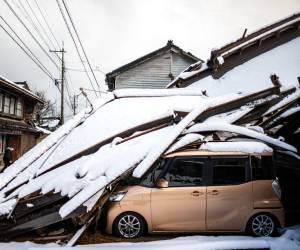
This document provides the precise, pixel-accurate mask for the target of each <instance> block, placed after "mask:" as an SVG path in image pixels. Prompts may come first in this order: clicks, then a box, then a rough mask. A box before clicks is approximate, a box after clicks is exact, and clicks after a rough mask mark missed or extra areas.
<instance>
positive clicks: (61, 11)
mask: <svg viewBox="0 0 300 250" xmlns="http://www.w3.org/2000/svg"><path fill="white" fill-rule="evenodd" d="M56 2H57V5H58V8H59V10H60V13H61V15H62V17H63V20H64V23H65V25H66V27H67V29H68V32H69V34H70V36H71V38H72V41H73V43H74V45H75V48H76V52H77V54H78V57H79V59H80V61H81V63H82V66H83V68H84V70H85V73H86V76H87V77H88V79H89V82H90V84H91V86H92V88H93V89H94V91H95V92H94V93H95V95H96V96H97V92H96V89H95V87H94V85H93V82H92V80H91V78H90V76H89V74H88V72H87V69H86V66H85V64H84V62H83V59H82V57H81V54H80V51H79V48H78V46H77V43H76V41H75V39H74V36H73V34H72V32H71V29H70V27H69V24H68V22H67V19H66V16H65V14H64V12H63V9H62V7H61V5H60V3H59V0H56Z"/></svg>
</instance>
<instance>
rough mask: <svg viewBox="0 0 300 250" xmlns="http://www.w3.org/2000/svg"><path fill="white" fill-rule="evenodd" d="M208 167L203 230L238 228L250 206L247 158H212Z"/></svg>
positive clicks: (251, 198)
mask: <svg viewBox="0 0 300 250" xmlns="http://www.w3.org/2000/svg"><path fill="white" fill-rule="evenodd" d="M209 170H210V171H209V172H210V174H209V175H210V177H211V178H210V180H211V181H210V184H209V185H208V186H207V212H206V213H207V221H206V226H207V229H206V230H207V231H240V230H242V229H243V226H244V225H245V221H246V220H247V219H248V218H249V215H250V213H251V212H252V208H253V197H252V183H251V182H249V181H248V180H249V175H250V171H249V160H248V157H234V158H233V157H215V158H213V159H211V164H210V167H209Z"/></svg>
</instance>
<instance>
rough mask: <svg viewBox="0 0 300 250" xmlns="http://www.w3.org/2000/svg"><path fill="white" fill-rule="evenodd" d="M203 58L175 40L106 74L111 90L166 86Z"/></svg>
mask: <svg viewBox="0 0 300 250" xmlns="http://www.w3.org/2000/svg"><path fill="white" fill-rule="evenodd" d="M198 61H201V59H199V58H197V57H196V56H194V55H192V54H191V53H189V52H185V51H184V50H182V49H181V48H179V47H178V46H176V45H175V44H174V43H173V41H171V40H169V41H168V43H167V45H166V46H164V47H162V48H160V49H158V50H155V51H153V52H151V53H149V54H147V55H145V56H143V57H140V58H138V59H136V60H134V61H132V62H130V63H128V64H126V65H124V66H122V67H119V68H117V69H115V70H113V71H112V72H110V73H108V74H107V75H106V79H105V80H106V83H107V85H108V88H109V90H114V89H121V88H147V89H148V88H156V89H157V88H165V87H166V86H167V85H168V84H169V83H170V82H171V81H172V80H173V79H174V78H175V77H176V76H177V75H178V74H179V73H180V72H181V71H183V70H184V69H185V68H186V67H188V66H189V65H190V64H193V63H195V62H198Z"/></svg>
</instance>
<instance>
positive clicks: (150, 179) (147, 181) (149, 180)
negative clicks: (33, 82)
mask: <svg viewBox="0 0 300 250" xmlns="http://www.w3.org/2000/svg"><path fill="white" fill-rule="evenodd" d="M166 163H167V159H166V158H160V159H159V160H158V161H156V163H154V166H153V167H152V168H151V169H150V170H149V171H148V172H147V173H146V174H145V176H144V177H143V179H142V181H141V183H140V184H141V185H143V186H146V187H150V186H152V185H153V183H154V182H155V181H156V179H157V178H158V176H159V175H160V174H161V172H162V170H163V169H164V168H165V166H166Z"/></svg>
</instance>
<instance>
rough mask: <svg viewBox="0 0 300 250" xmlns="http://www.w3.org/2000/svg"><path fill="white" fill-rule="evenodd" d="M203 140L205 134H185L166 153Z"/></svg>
mask: <svg viewBox="0 0 300 250" xmlns="http://www.w3.org/2000/svg"><path fill="white" fill-rule="evenodd" d="M199 140H201V141H203V140H204V136H203V135H199V134H193V133H190V134H187V135H185V136H183V137H182V138H181V139H180V140H179V141H177V142H176V143H174V144H173V145H172V146H171V147H170V148H169V150H168V151H167V152H166V154H169V153H172V152H174V151H176V150H178V149H180V148H183V147H184V146H186V145H188V144H191V143H193V142H195V141H199Z"/></svg>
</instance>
